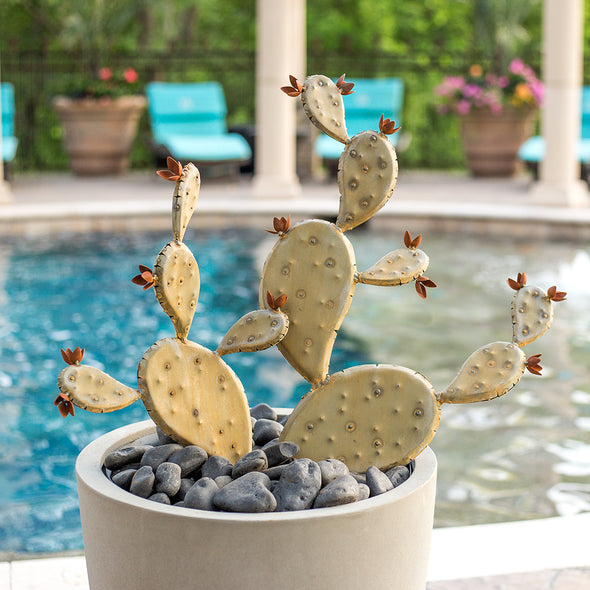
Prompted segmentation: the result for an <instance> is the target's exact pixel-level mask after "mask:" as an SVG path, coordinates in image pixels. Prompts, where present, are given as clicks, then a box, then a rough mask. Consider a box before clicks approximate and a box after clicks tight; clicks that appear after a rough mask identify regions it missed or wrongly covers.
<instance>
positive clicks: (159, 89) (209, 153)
mask: <svg viewBox="0 0 590 590" xmlns="http://www.w3.org/2000/svg"><path fill="white" fill-rule="evenodd" d="M146 94H147V99H148V113H149V116H150V121H151V125H152V131H153V134H154V140H155V142H156V145H157V146H158V148H159V149H160V152H161V153H160V155H164V154H163V153H162V150H163V151H165V155H168V154H169V155H171V156H172V157H173V158H176V159H177V160H181V161H183V162H186V161H191V162H195V164H197V165H198V164H202V165H213V164H224V163H236V164H240V163H244V162H247V161H248V160H249V159H250V158H251V157H252V150H251V148H250V146H249V145H248V142H247V141H246V140H245V139H244V137H242V136H241V135H239V134H238V133H228V131H227V125H226V121H225V118H226V114H227V107H226V104H225V96H224V94H223V88H222V87H221V84H219V83H218V82H195V83H171V82H151V83H149V84H148V85H147V87H146Z"/></svg>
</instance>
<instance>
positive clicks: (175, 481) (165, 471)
mask: <svg viewBox="0 0 590 590" xmlns="http://www.w3.org/2000/svg"><path fill="white" fill-rule="evenodd" d="M181 472H182V470H181V469H180V465H178V464H177V463H170V462H168V461H165V462H164V463H160V465H158V468H157V469H156V492H162V493H164V494H166V495H168V496H170V497H171V498H173V497H174V496H176V494H177V493H178V490H180V484H181V479H182V478H181Z"/></svg>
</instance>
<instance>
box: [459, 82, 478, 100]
mask: <svg viewBox="0 0 590 590" xmlns="http://www.w3.org/2000/svg"><path fill="white" fill-rule="evenodd" d="M481 93H482V90H481V88H480V87H479V86H476V85H475V84H466V85H465V87H464V88H463V96H464V97H465V98H471V97H475V98H477V97H479V96H481Z"/></svg>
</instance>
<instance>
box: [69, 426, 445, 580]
mask: <svg viewBox="0 0 590 590" xmlns="http://www.w3.org/2000/svg"><path fill="white" fill-rule="evenodd" d="M146 436H147V437H152V438H153V437H154V436H155V427H154V424H153V423H152V422H151V421H146V422H141V423H138V424H132V425H130V426H126V427H123V428H119V429H118V430H114V431H113V432H110V433H108V434H105V435H104V436H102V437H100V438H98V439H97V440H96V441H94V442H92V443H91V444H90V445H88V446H87V447H86V448H85V449H84V450H83V451H82V452H81V453H80V455H79V457H78V460H77V462H76V475H77V480H78V495H79V498H80V514H81V518H82V532H83V535H84V550H85V554H86V563H87V568H88V578H89V581H90V588H91V590H140V589H141V590H161V589H162V588H171V589H180V588H190V589H191V590H201V589H202V590H205V589H206V590H227V589H228V588H240V590H271V589H275V588H281V590H301V589H303V588H305V590H331V589H334V590H335V589H338V590H358V589H359V588H388V590H424V587H425V585H426V574H427V566H428V557H429V552H430V538H431V531H432V523H433V515H434V498H435V488H436V459H435V456H434V453H433V452H432V451H431V450H430V449H429V448H427V449H426V450H425V451H424V452H423V453H422V454H421V455H420V456H419V457H418V458H417V459H416V467H415V470H414V472H413V474H412V476H411V477H410V478H409V480H407V481H406V482H404V483H403V484H402V485H400V486H398V487H397V488H395V489H393V490H392V491H390V492H387V493H385V494H382V495H380V496H377V497H375V498H370V499H368V500H364V501H362V502H357V503H354V504H347V505H345V506H337V507H333V508H321V509H315V510H305V511H300V512H278V513H275V512H273V513H266V514H232V513H227V512H209V511H202V510H192V509H189V508H179V507H174V506H165V505H163V504H158V503H156V502H152V501H149V500H145V499H143V498H138V497H136V496H133V495H132V494H130V493H129V492H126V491H124V490H122V489H121V488H118V487H117V486H116V485H115V484H114V483H112V482H111V481H110V480H109V479H108V478H107V477H106V476H105V474H104V473H103V471H102V464H103V461H104V458H105V456H106V455H107V454H108V453H109V452H111V451H113V450H115V449H117V448H120V447H122V446H125V445H128V444H129V443H131V442H133V441H136V440H138V439H140V438H142V437H146ZM148 441H149V439H148Z"/></svg>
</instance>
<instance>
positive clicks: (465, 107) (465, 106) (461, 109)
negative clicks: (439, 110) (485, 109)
mask: <svg viewBox="0 0 590 590" xmlns="http://www.w3.org/2000/svg"><path fill="white" fill-rule="evenodd" d="M470 109H471V105H470V104H469V102H468V101H467V100H460V101H459V102H458V103H457V112H458V113H459V114H460V115H466V114H467V113H468V112H469V110H470Z"/></svg>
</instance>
